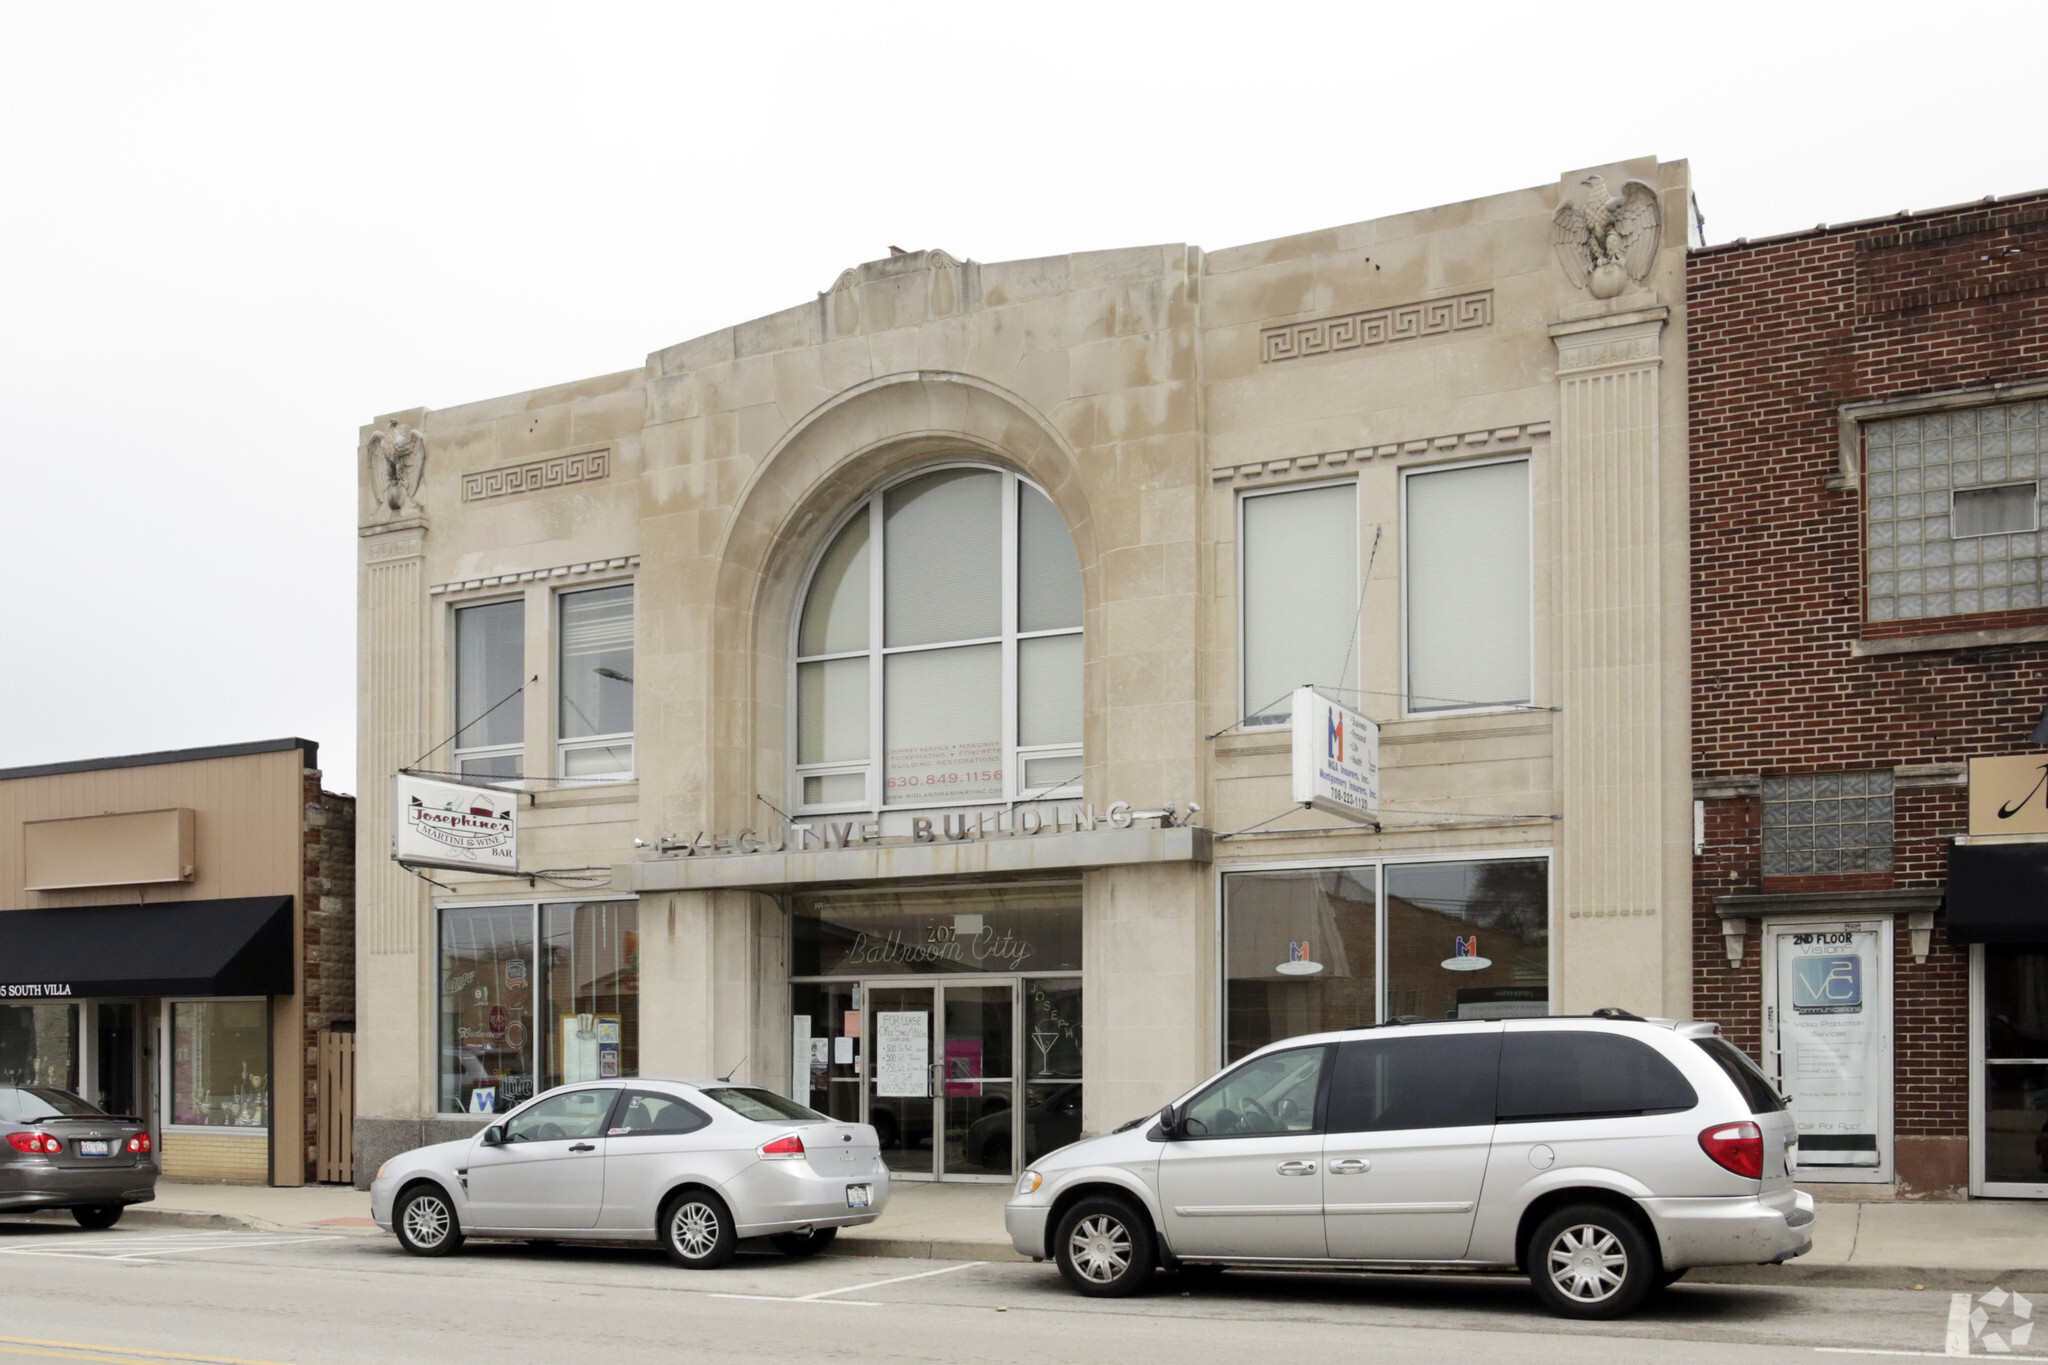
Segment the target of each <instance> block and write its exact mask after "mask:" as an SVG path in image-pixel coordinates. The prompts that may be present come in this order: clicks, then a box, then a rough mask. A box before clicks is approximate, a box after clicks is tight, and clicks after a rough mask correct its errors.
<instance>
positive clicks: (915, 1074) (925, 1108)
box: [357, 159, 1692, 1180]
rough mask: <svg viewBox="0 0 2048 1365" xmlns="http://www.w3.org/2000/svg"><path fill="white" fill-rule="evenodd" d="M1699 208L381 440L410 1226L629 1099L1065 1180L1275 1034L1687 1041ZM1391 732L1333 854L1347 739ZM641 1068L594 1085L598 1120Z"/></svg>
mask: <svg viewBox="0 0 2048 1365" xmlns="http://www.w3.org/2000/svg"><path fill="white" fill-rule="evenodd" d="M1687 200H1688V184H1687V172H1686V167H1685V165H1684V164H1683V163H1659V162H1658V161H1656V160H1655V159H1641V160H1636V161H1630V162H1626V163H1619V164H1616V165H1611V166H1604V167H1599V168H1594V169H1592V170H1577V171H1571V172H1568V173H1566V174H1565V175H1563V176H1561V177H1560V178H1559V180H1558V181H1557V182H1556V183H1555V184H1549V185H1541V186H1536V187H1532V188H1527V189H1520V190H1514V191H1511V192H1508V193H1503V194H1498V195H1493V196H1490V197H1487V198H1483V199H1478V200H1474V201H1471V202H1467V203H1461V204H1453V205H1448V206H1444V207H1440V208H1434V209H1426V210H1422V211H1418V212H1415V213H1410V214H1402V215H1397V216H1394V217H1389V218H1383V219H1378V220H1375V221H1370V222H1362V223H1354V224H1348V225H1344V226H1340V227H1333V228H1329V229H1325V230H1319V231H1314V232H1307V233H1303V234H1300V235H1298V236H1292V237H1285V238H1280V239H1276V240H1272V241H1266V242H1258V243H1254V244H1251V245H1247V246H1240V247H1232V248H1229V249H1225V250H1217V251H1205V250H1202V249H1201V248H1198V247H1194V246H1189V245H1185V244H1167V245H1154V246H1143V247H1132V248H1122V249H1116V250H1106V251H1098V252H1088V253H1082V254H1076V255H1072V256H1062V257H1053V258H1048V259H1040V260H1026V261H1014V262H1006V263H1001V264H985V263H980V262H976V261H973V260H966V259H957V258H955V257H953V256H950V255H948V254H947V253H945V252H943V251H937V250H927V251H916V252H909V253H905V254H900V255H892V256H891V257H889V258H886V259H882V260H876V261H871V262H868V263H866V264H863V265H859V266H856V267H854V268H851V269H849V270H847V271H846V272H845V273H844V274H843V275H842V276H841V277H840V278H839V279H838V280H837V281H835V282H833V283H832V285H831V287H830V288H828V289H826V290H825V291H824V292H822V293H820V294H818V295H817V296H816V297H815V298H814V299H811V300H809V301H806V302H804V303H801V304H799V305H798V306H795V307H791V308H789V309H786V310H784V311H782V312H779V313H774V314H771V315H769V316H766V317H763V318H758V319H755V320H753V321H750V322H743V323H740V324H738V325H736V326H732V327H728V328H723V329H721V330H719V331H717V332H713V333H710V334H708V335H705V336H701V337H697V338H695V339H692V340H689V341H684V342H682V343H680V344H678V345H675V346H672V347H669V348H667V349H665V350H661V351H658V352H655V353H654V354H652V355H650V356H648V357H646V358H645V361H644V362H643V363H639V364H636V365H634V366H633V367H632V368H629V369H624V370H621V371H619V372H617V373H614V374H609V375H603V376H600V377H597V378H593V379H586V380H579V381H575V382H571V383H565V384H562V385H560V386H557V387H553V388H547V389H540V390H535V391H532V392H529V393H523V394H515V395H510V396H507V397H503V398H494V399H487V400H483V401H479V402H476V403H471V404H467V405H464V406H461V407H456V408H449V409H442V410H434V411H428V410H425V409H410V410H405V411H398V412H393V413H388V414H385V415H383V416H380V417H378V418H377V419H376V420H375V421H373V422H371V423H369V424H368V425H366V426H365V427H364V429H363V443H362V445H361V447H360V448H359V450H358V454H357V458H358V461H359V469H360V470H361V475H362V478H361V499H360V518H359V519H360V523H361V539H360V546H361V570H360V573H361V578H360V583H361V598H360V605H361V611H360V625H359V630H360V672H359V686H360V692H361V695H360V712H361V729H360V735H361V739H360V746H361V747H360V756H359V760H360V765H361V766H360V773H361V785H362V788H363V793H362V813H363V824H364V828H365V829H370V830H379V831H382V830H383V829H386V828H388V826H389V822H390V817H391V812H390V809H389V804H388V797H387V796H386V794H385V786H384V783H385V780H386V779H387V778H388V776H389V775H390V774H392V773H394V772H395V771H397V770H399V769H401V768H411V769H413V770H416V771H430V772H443V773H447V774H451V775H453V778H454V779H455V780H466V781H473V782H477V783H479V784H489V785H490V786H493V787H502V788H508V789H510V790H511V791H513V792H515V793H516V794H517V800H518V803H519V805H518V818H519V821H520V825H521V831H520V870H521V873H522V874H532V875H530V876H529V875H521V876H519V877H517V878H511V877H502V876H501V877H485V876H481V875H475V874H470V873H457V872H445V871H436V872H433V873H431V874H430V875H431V876H432V878H433V879H434V881H433V882H431V883H430V882H429V881H427V880H425V879H424V878H422V877H419V876H415V875H414V874H412V873H410V872H408V871H407V870H406V869H404V868H402V867H400V866H398V865H397V864H395V863H394V862H393V861H392V860H391V859H390V858H389V857H388V856H387V851H386V848H385V846H384V844H383V842H382V840H381V837H376V838H365V839H364V840H363V841H361V845H360V848H361V855H360V864H359V868H358V878H359V895H360V897H361V907H362V913H361V917H360V932H359V939H358V982H359V991H360V1000H361V1010H360V1021H361V1032H360V1035H359V1039H358V1047H359V1052H358V1066H359V1073H358V1086H359V1102H358V1108H359V1114H360V1117H359V1120H358V1127H357V1140H358V1158H359V1159H358V1164H357V1171H358V1172H359V1178H360V1176H361V1175H365V1174H367V1173H368V1172H373V1171H374V1170H375V1168H376V1165H377V1159H378V1157H379V1156H380V1155H381V1154H383V1153H385V1152H388V1151H392V1150H396V1149H398V1148H401V1147H404V1146H408V1145H412V1144H413V1143H416V1142H419V1141H421V1140H423V1139H425V1138H431V1137H434V1136H436V1135H437V1134H442V1133H451V1134H452V1133H457V1132H466V1131H469V1130H470V1129H473V1128H474V1127H475V1126H476V1125H477V1124H478V1123H480V1122H482V1121H483V1120H482V1119H481V1118H480V1117H479V1116H480V1115H482V1114H485V1113H490V1112H496V1111H497V1110H500V1109H502V1108H504V1107H506V1106H507V1105H509V1104H510V1103H512V1102H515V1101H517V1100H519V1099H520V1098H522V1097H524V1096H525V1095H527V1094H531V1093H534V1092H536V1091H538V1090H544V1089H546V1088H548V1087H549V1086H550V1085H552V1084H558V1083H561V1082H562V1081H564V1080H568V1079H575V1078H577V1077H579V1076H583V1075H595V1074H635V1073H636V1072H637V1073H638V1074H645V1075H672V1076H674V1075H682V1076H688V1075H700V1076H701V1075H706V1074H719V1075H723V1074H726V1073H728V1072H731V1071H734V1070H735V1069H737V1073H736V1074H737V1075H738V1076H740V1077H742V1078H747V1079H751V1080H753V1081H755V1082H757V1083H760V1084H763V1085H767V1086H771V1087H774V1088H777V1089H787V1090H788V1091H789V1092H790V1093H792V1094H794V1095H796V1096H797V1097H798V1098H799V1099H802V1100H805V1101H806V1102H808V1103H810V1104H812V1105H814V1106H815V1107H818V1108H820V1109H825V1110H829V1111H830V1112H832V1113H834V1114H835V1115H839V1116H842V1117H861V1118H864V1119H866V1120H868V1121H871V1122H874V1123H875V1124H876V1126H877V1127H878V1128H880V1129H881V1130H882V1132H883V1136H884V1140H885V1144H886V1145H887V1147H888V1159H889V1160H890V1162H891V1164H892V1166H894V1167H895V1168H896V1169H897V1170H898V1171H899V1172H900V1173H901V1174H903V1175H905V1176H935V1177H939V1178H967V1179H990V1180H995V1179H1007V1178H1009V1177H1010V1176H1011V1175H1012V1173H1013V1172H1014V1171H1015V1170H1017V1169H1018V1168H1020V1166H1021V1164H1022V1163H1023V1162H1024V1161H1027V1160H1029V1159H1030V1157H1031V1156H1032V1155H1034V1154H1035V1153H1036V1152H1037V1151H1039V1150H1042V1149H1044V1148H1045V1147H1047V1146H1049V1145H1057V1144H1058V1143H1060V1142H1064V1141H1067V1140H1070V1139H1071V1138H1072V1137H1073V1136H1074V1135H1076V1134H1077V1133H1079V1132H1081V1131H1097V1130H1101V1129H1105V1128H1108V1127H1112V1126H1114V1125H1116V1124H1118V1123H1121V1122H1123V1121H1125V1120H1127V1119H1129V1118H1132V1117H1134V1116H1136V1115H1138V1114H1141V1113H1145V1112H1149V1111H1150V1110H1152V1109H1155V1108H1157V1107H1158V1106H1159V1105H1160V1104H1161V1103H1163V1102H1164V1101H1166V1100H1167V1099H1170V1098H1171V1097H1172V1096H1174V1095H1175V1094H1177V1093H1179V1092H1180V1091H1181V1090H1183V1089H1184V1088H1186V1087H1187V1086H1189V1085H1190V1084H1192V1083H1193V1082H1195V1081H1197V1080H1199V1079H1200V1078H1202V1077H1203V1076H1205V1075H1207V1074H1209V1073H1210V1072H1211V1071H1213V1070H1214V1069H1215V1068H1216V1067H1217V1066H1218V1064H1219V1063H1221V1062H1223V1061H1225V1060H1228V1059H1229V1058H1232V1057H1234V1056H1237V1055H1241V1054H1242V1052H1244V1051H1245V1050H1248V1049H1249V1048H1251V1047H1255V1046H1258V1045H1260V1044H1261V1043H1263V1042H1265V1041H1267V1040H1269V1039H1271V1038H1274V1037H1281V1036H1286V1035H1287V1034H1290V1033H1295V1032H1300V1031H1303V1030H1306V1029H1310V1028H1316V1027H1337V1026H1344V1025H1350V1024H1357V1023H1372V1022H1375V1021H1376V1020H1379V1019H1381V1018H1384V1017H1390V1016H1398V1015H1420V1016H1428V1017H1443V1016H1446V1015H1450V1016H1457V1015H1460V1014H1463V1015H1466V1016H1473V1015H1485V1014H1489V1013H1491V1014H1507V1013H1526V1012H1546V1011H1570V1012H1583V1011H1585V1010H1587V1009H1590V1008H1594V1007H1597V1006H1603V1005H1618V1006H1623V1007H1627V1008H1631V1009H1634V1010H1637V1011H1639V1012H1642V1013H1645V1014H1652V1013H1655V1014H1680V1015H1683V1014H1686V1013H1689V1007H1690V991H1691V981H1692V966H1691V959H1690V953H1691V936H1690V930H1689V924H1688V917H1687V915H1686V913H1685V910H1684V907H1685V906H1686V905H1687V903H1688V897H1687V894H1686V892H1687V888H1688V886H1689V882H1690V867H1689V856H1690V844H1689V840H1690V835H1691V825H1690V806H1689V801H1690V786H1689V776H1690V767H1689V763H1690V759H1689V730H1688V708H1687V697H1688V636H1687V625H1686V604H1687V587H1686V582H1687V580H1686V574H1687V486H1686V439H1687V428H1686V406H1685V403H1686V349H1685V293H1684V271H1685V260H1684V257H1685V226H1684V225H1685V223H1686V221H1687V209H1686V206H1687ZM1301 685H1312V686H1315V687H1317V688H1318V689H1319V690H1321V691H1322V692H1323V693H1324V694H1325V695H1326V696H1328V697H1330V698H1333V699H1335V700H1338V701H1340V702H1342V703H1343V704H1344V705H1345V706H1346V707H1349V708H1351V709H1352V710H1354V711H1358V712H1362V713H1363V714H1364V715H1366V716H1368V717H1370V718H1371V719H1372V720H1373V721H1374V722H1376V723H1377V724H1378V726H1379V744H1380V763H1381V784H1382V798H1381V811H1380V814H1379V818H1378V822H1377V823H1376V824H1372V823H1361V822H1355V821H1350V820H1345V819H1339V818H1333V817H1332V816H1329V815H1326V814H1323V813H1321V812H1319V811H1313V810H1307V809H1303V808H1301V807H1299V806H1297V805H1295V804H1294V801H1293V793H1292V786H1291V781H1290V771H1291V769H1290V763H1291V749H1290V721H1289V707H1290V704H1291V703H1290V694H1291V692H1292V690H1293V689H1294V688H1296V687H1298V686H1301ZM593 1068H594V1069H593Z"/></svg>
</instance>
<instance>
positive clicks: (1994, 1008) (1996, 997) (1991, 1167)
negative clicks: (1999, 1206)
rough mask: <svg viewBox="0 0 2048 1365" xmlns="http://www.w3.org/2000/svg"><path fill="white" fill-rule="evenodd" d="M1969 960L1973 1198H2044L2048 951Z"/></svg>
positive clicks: (1977, 955) (1989, 950) (2005, 950)
mask: <svg viewBox="0 0 2048 1365" xmlns="http://www.w3.org/2000/svg"><path fill="white" fill-rule="evenodd" d="M1970 955H1971V959H1972V965H1973V967H1974V970H1973V971H1972V973H1971V975H1972V977H1973V978H1974V980H1973V981H1972V983H1971V984H1972V986H1973V987H1974V989H1973V991H1972V994H1973V995H1975V996H1976V997H1977V998H1976V1000H1975V1001H1974V1002H1973V1004H1974V1008H1973V1009H1972V1011H1971V1013H1972V1014H1973V1015H1974V1016H1975V1017H1974V1018H1973V1020H1972V1023H1973V1024H1974V1025H1975V1027H1973V1028H1972V1030H1971V1032H1972V1035H1973V1036H1972V1038H1971V1043H1972V1048H1971V1051H1972V1052H1973V1053H1975V1054H1976V1055H1975V1057H1974V1061H1975V1063H1976V1065H1975V1068H1974V1071H1975V1074H1974V1075H1973V1076H1972V1077H1971V1080H1972V1082H1973V1084H1972V1086H1971V1089H1972V1090H1973V1091H1974V1092H1975V1094H1974V1096H1973V1099H1974V1101H1975V1103H1974V1105H1973V1106H1972V1107H1973V1108H1974V1109H1975V1111H1976V1112H1975V1113H1973V1114H1972V1115H1971V1129H1972V1132H1971V1146H1972V1148H1973V1150H1972V1152H1971V1162H1970V1165H1971V1171H1970V1186H1971V1189H1970V1192H1971V1193H1972V1194H1979V1195H1990V1196H1992V1197H1994V1198H2002V1199H2014V1198H2019V1199H2042V1198H2048V951H2043V950H2042V949H2040V948H2034V947H2010V946H2007V945H2005V944H1997V943H1993V944H1980V945H1977V946H1975V947H1972V948H1971V949H1970Z"/></svg>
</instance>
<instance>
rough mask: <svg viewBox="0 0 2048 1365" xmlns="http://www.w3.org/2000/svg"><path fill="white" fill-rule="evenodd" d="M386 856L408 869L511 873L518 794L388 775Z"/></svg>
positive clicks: (516, 848) (516, 845) (516, 851)
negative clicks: (388, 841) (388, 839)
mask: <svg viewBox="0 0 2048 1365" xmlns="http://www.w3.org/2000/svg"><path fill="white" fill-rule="evenodd" d="M391 856H392V858H393V859H394V860H395V861H397V862H400V863H404V864H406V865H407V866H411V867H445V868H450V869H453V870H455V871H458V872H496V873H499V874H516V873H517V872H518V871H519V796H518V793H516V792H509V791H504V790H501V789H499V788H496V787H478V786H472V785H470V784H468V783H460V782H440V781H436V780H434V779H432V778H426V777H414V776H412V775H411V774H410V773H397V774H395V775H393V777H392V779H391Z"/></svg>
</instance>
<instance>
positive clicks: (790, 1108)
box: [704, 1085, 832, 1123]
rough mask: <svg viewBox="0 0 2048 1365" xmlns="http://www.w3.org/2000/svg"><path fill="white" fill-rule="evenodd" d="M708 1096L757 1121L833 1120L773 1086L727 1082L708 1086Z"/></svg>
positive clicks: (800, 1121) (744, 1116)
mask: <svg viewBox="0 0 2048 1365" xmlns="http://www.w3.org/2000/svg"><path fill="white" fill-rule="evenodd" d="M704 1098H706V1099H708V1100H717V1101H718V1102H719V1103H720V1104H722V1105H724V1106H725V1107H726V1108H728V1109H730V1110H732V1112H733V1113H735V1114H738V1115H739V1116H740V1117H741V1118H743V1119H752V1120H753V1121H754V1122H756V1123H787V1122H789V1121H790V1120H791V1119H795V1120H796V1121H797V1122H798V1123H830V1122H831V1121H832V1120H830V1119H828V1118H826V1117H825V1116H824V1115H823V1114H820V1113H819V1112H818V1111H817V1110H815V1109H806V1108H804V1107H803V1106H802V1105H800V1104H798V1103H797V1102H796V1101H795V1100H786V1099H784V1098H782V1096H780V1095H778V1094H776V1093H775V1092H774V1091H772V1090H756V1089H754V1088H753V1087H752V1086H738V1085H724V1086H720V1087H718V1088H717V1089H715V1090H706V1091H705V1092H704Z"/></svg>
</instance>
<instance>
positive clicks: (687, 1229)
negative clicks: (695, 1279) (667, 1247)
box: [668, 1204, 718, 1261]
mask: <svg viewBox="0 0 2048 1365" xmlns="http://www.w3.org/2000/svg"><path fill="white" fill-rule="evenodd" d="M668 1235H669V1238H670V1240H672V1241H673V1242H674V1243H675V1244H676V1250H677V1251H680V1252H682V1253H683V1255H685V1256H687V1257H688V1258H689V1259H691V1260H693V1261H697V1260H702V1259H703V1258H704V1257H706V1256H709V1255H710V1254H711V1249H712V1248H713V1247H715V1246H717V1245H718V1215H717V1214H716V1213H715V1212H713V1211H712V1209H711V1206H710V1205H708V1204H684V1205H682V1206H681V1207H680V1208H678V1209H677V1210H676V1213H675V1217H673V1218H671V1219H669V1223H668Z"/></svg>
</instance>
